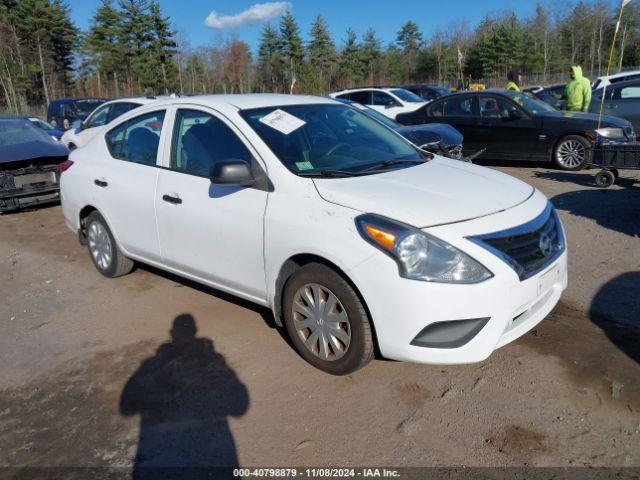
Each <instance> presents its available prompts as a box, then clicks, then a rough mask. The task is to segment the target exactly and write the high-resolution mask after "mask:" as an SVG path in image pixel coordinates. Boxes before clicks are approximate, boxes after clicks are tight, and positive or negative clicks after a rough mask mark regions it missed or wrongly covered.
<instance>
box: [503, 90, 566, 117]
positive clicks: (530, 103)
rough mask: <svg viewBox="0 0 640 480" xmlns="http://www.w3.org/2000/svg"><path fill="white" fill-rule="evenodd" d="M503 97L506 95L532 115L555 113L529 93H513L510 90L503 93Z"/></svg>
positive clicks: (553, 109) (550, 107)
mask: <svg viewBox="0 0 640 480" xmlns="http://www.w3.org/2000/svg"><path fill="white" fill-rule="evenodd" d="M505 95H507V96H508V97H509V98H510V99H511V100H513V101H514V102H516V103H517V104H518V105H520V106H521V107H523V108H524V109H525V110H526V111H528V112H529V113H533V114H534V115H535V114H537V113H544V112H555V111H556V109H555V108H553V107H552V106H551V105H549V104H548V103H546V102H543V101H542V100H538V99H537V98H536V97H535V96H534V95H533V94H531V93H529V92H514V91H512V90H508V91H506V92H505Z"/></svg>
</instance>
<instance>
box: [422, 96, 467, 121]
mask: <svg viewBox="0 0 640 480" xmlns="http://www.w3.org/2000/svg"><path fill="white" fill-rule="evenodd" d="M429 114H430V115H431V116H433V117H442V116H445V117H473V116H475V115H476V113H475V112H474V109H473V97H455V96H454V97H450V98H446V99H443V100H441V101H439V102H435V103H434V104H433V105H432V106H431V107H430V108H429Z"/></svg>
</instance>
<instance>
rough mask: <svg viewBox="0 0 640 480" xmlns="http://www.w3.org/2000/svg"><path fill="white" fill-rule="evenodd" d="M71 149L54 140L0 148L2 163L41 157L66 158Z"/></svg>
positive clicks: (0, 161)
mask: <svg viewBox="0 0 640 480" xmlns="http://www.w3.org/2000/svg"><path fill="white" fill-rule="evenodd" d="M67 155H69V149H68V148H67V147H65V146H64V145H62V144H60V143H58V142H55V141H53V140H49V141H47V140H43V141H32V142H25V143H17V144H15V145H5V146H1V147H0V163H8V162H19V161H21V160H31V159H34V158H41V157H66V156H67Z"/></svg>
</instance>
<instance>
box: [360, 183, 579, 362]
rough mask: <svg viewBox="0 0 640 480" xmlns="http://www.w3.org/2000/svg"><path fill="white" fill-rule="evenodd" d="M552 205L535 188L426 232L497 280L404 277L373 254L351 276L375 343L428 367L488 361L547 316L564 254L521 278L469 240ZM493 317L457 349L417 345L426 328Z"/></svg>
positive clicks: (562, 283)
mask: <svg viewBox="0 0 640 480" xmlns="http://www.w3.org/2000/svg"><path fill="white" fill-rule="evenodd" d="M546 205H547V200H546V198H545V197H544V196H543V195H542V194H540V193H539V192H536V194H534V196H533V197H532V198H531V199H530V200H528V201H527V202H525V203H524V204H522V205H519V206H517V207H514V208H512V209H509V210H507V211H504V212H500V213H497V214H494V215H491V216H489V217H484V218H480V219H475V220H471V221H468V222H462V223H459V224H454V225H448V226H442V227H436V228H432V229H426V231H428V232H429V233H431V234H433V235H435V236H437V237H439V238H441V239H442V240H445V241H447V242H449V243H451V244H452V245H454V246H456V247H458V248H460V249H461V250H463V251H465V252H466V253H468V254H470V255H471V256H472V257H473V258H475V259H476V260H478V261H479V262H480V263H482V264H483V265H485V266H486V267H487V268H489V270H491V272H492V273H493V274H494V277H493V278H491V279H489V280H487V281H485V282H482V283H479V284H475V285H453V284H438V283H429V282H420V281H414V280H408V279H404V278H401V277H400V276H399V275H398V269H397V265H396V264H395V262H394V261H393V260H392V259H390V258H389V257H387V256H386V255H384V254H382V253H381V252H380V254H379V255H378V254H376V255H373V256H372V257H370V258H369V259H368V260H366V261H365V262H363V263H362V264H360V265H358V266H357V267H355V268H353V269H352V270H351V271H350V272H349V275H350V277H351V278H352V279H353V281H354V282H355V284H356V285H358V287H359V288H360V291H361V293H362V295H363V297H364V299H365V301H366V303H367V306H368V308H369V311H370V313H371V317H372V319H373V323H374V327H375V330H376V335H377V339H378V344H379V347H380V351H381V353H382V355H384V356H385V357H387V358H391V359H395V360H401V361H410V362H417V363H431V364H462V363H473V362H479V361H482V360H484V359H486V358H487V357H488V356H489V355H490V354H491V353H492V352H493V351H494V350H495V349H497V348H499V347H501V346H503V345H506V344H507V343H509V342H512V341H513V340H515V339H517V338H518V337H520V336H521V335H523V334H524V333H526V332H527V331H529V330H530V329H531V328H533V327H534V326H535V325H536V324H538V323H539V322H540V321H542V320H543V319H544V318H545V317H546V316H547V315H548V314H549V312H550V311H551V310H552V309H553V307H554V306H555V305H556V303H557V302H558V300H559V299H560V296H561V294H562V292H563V290H564V289H565V288H566V286H567V252H566V249H565V251H564V252H563V253H562V254H561V255H560V256H558V257H557V258H556V259H555V261H554V262H553V263H551V264H550V265H547V266H546V267H545V268H544V269H543V270H541V271H539V272H538V273H536V274H535V275H534V276H531V277H529V278H527V279H526V280H523V281H521V280H520V278H519V277H518V275H517V273H516V272H515V271H514V270H513V269H512V268H511V267H509V266H508V265H507V264H506V263H505V262H504V261H503V260H501V259H500V258H498V257H497V256H496V255H494V254H493V253H491V252H489V251H487V250H485V249H484V248H482V247H480V246H478V245H476V244H474V243H473V242H471V241H469V240H467V239H466V237H469V236H471V235H479V234H488V233H491V232H493V231H498V230H506V229H508V228H510V227H514V226H516V225H520V224H523V223H526V222H527V221H529V220H531V219H533V218H535V217H537V216H538V215H540V213H541V212H542V211H543V210H544V209H545V207H546ZM482 318H488V319H489V320H488V321H487V322H486V324H485V325H484V326H483V327H482V329H481V330H480V331H479V332H478V333H477V334H476V335H475V336H474V337H473V338H472V339H471V340H469V341H468V342H467V343H465V344H464V345H462V346H459V347H456V348H429V347H425V346H419V345H412V344H411V343H412V341H413V340H414V339H415V338H416V336H417V335H419V334H420V332H422V331H423V330H424V329H425V327H427V326H429V325H432V324H435V323H439V322H450V321H456V320H466V319H482Z"/></svg>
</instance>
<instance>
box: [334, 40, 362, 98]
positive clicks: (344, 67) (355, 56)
mask: <svg viewBox="0 0 640 480" xmlns="http://www.w3.org/2000/svg"><path fill="white" fill-rule="evenodd" d="M339 71H340V76H341V78H342V81H343V84H344V85H345V86H349V87H352V86H354V85H357V84H359V83H361V82H362V80H363V79H364V64H363V62H362V49H361V47H360V45H359V44H358V36H357V35H356V32H354V31H353V30H352V29H351V28H348V29H347V38H346V40H345V41H344V47H343V48H342V51H341V52H340V59H339Z"/></svg>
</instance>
